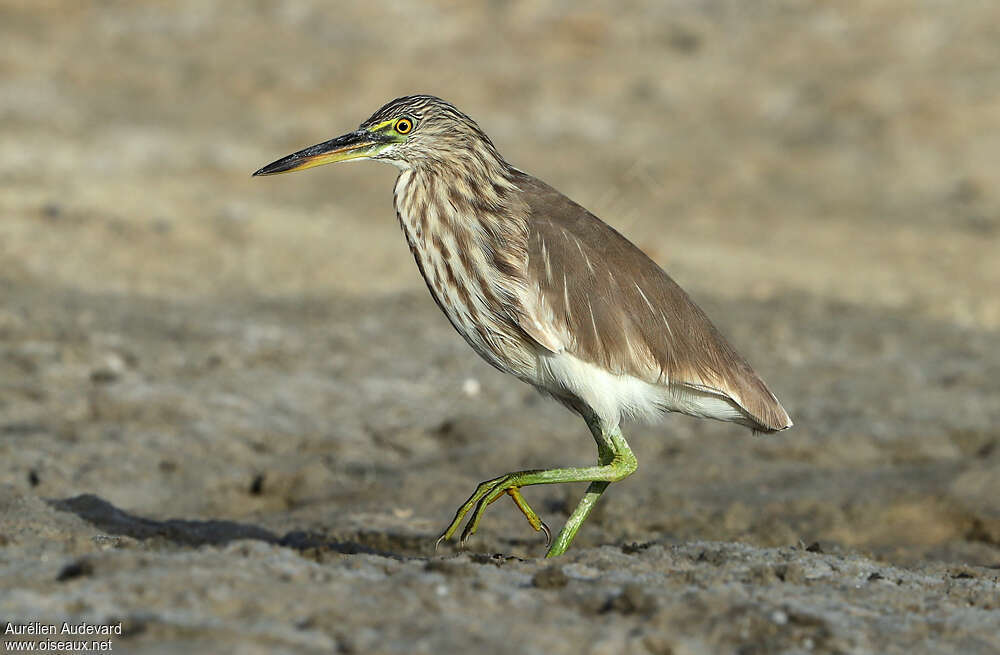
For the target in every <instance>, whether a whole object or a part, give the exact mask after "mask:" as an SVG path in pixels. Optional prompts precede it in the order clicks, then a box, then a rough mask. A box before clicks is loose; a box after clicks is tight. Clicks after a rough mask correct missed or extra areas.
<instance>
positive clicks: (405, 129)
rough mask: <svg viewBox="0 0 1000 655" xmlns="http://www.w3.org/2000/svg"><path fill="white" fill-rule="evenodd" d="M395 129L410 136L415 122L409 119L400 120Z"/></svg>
mask: <svg viewBox="0 0 1000 655" xmlns="http://www.w3.org/2000/svg"><path fill="white" fill-rule="evenodd" d="M393 129H395V130H396V131H397V132H399V133H400V134H408V133H409V132H410V130H412V129H413V121H411V120H410V119H409V118H400V119H399V120H398V121H396V124H395V125H394V126H393Z"/></svg>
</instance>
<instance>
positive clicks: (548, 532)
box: [542, 521, 552, 550]
mask: <svg viewBox="0 0 1000 655" xmlns="http://www.w3.org/2000/svg"><path fill="white" fill-rule="evenodd" d="M542 532H544V533H545V550H548V549H549V546H551V545H552V530H549V526H547V525H545V521H542Z"/></svg>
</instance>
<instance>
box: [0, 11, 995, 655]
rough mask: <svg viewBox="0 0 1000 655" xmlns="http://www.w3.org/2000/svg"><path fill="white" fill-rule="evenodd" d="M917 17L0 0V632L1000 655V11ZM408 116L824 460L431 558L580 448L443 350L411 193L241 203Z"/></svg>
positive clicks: (122, 639)
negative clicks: (387, 108) (625, 271)
mask: <svg viewBox="0 0 1000 655" xmlns="http://www.w3.org/2000/svg"><path fill="white" fill-rule="evenodd" d="M915 4H916V3H907V2H902V1H896V2H893V1H888V0H887V1H884V2H861V1H860V0H858V1H854V2H844V3H835V4H834V3H796V2H777V1H775V2H762V3H753V5H752V9H751V8H750V4H749V3H744V2H741V1H737V0H728V1H727V0H723V1H709V0H698V1H691V2H679V1H678V2H666V3H662V2H639V1H636V2H625V3H622V4H621V5H620V8H619V9H617V10H616V11H615V12H614V13H609V12H608V11H607V10H606V9H605V8H603V7H602V5H600V4H598V3H588V2H583V3H574V4H572V5H571V4H568V3H561V4H557V5H550V6H546V7H542V8H540V7H541V5H539V4H537V3H528V2H515V1H510V2H502V1H501V2H491V3H487V4H484V5H482V6H477V5H474V4H471V3H470V4H468V5H466V4H461V3H450V2H437V3H389V2H368V3H358V4H356V5H355V4H348V3H337V4H336V6H334V5H333V4H331V3H321V2H312V3H310V2H295V3H278V2H273V3H272V2H254V3H240V2H217V3H203V2H195V1H190V2H142V3H137V2H106V3H99V4H98V3H92V4H88V3H61V2H55V1H53V2H41V1H36V2H31V3H22V2H13V1H5V2H0V621H2V623H0V629H6V628H7V627H8V626H10V625H13V626H27V625H30V624H32V623H33V622H38V623H39V624H46V625H47V624H56V623H59V622H62V621H64V620H65V621H70V622H76V623H80V622H86V623H88V624H91V625H113V626H117V625H119V624H120V625H121V626H122V631H123V634H122V635H121V636H116V637H115V638H114V639H113V646H114V652H127V653H164V654H168V653H169V654H179V653H191V652H206V653H215V652H240V653H330V652H341V653H438V652H472V651H475V652H478V653H509V652H523V653H581V652H585V653H625V652H627V653H672V654H674V655H682V654H683V655H702V654H709V653H742V654H756V653H761V654H763V653H778V652H787V653H809V652H812V653H909V654H912V653H1000V582H998V579H1000V500H998V499H1000V427H998V425H1000V333H998V329H1000V293H998V289H1000V191H998V189H1000V68H998V66H997V62H1000V27H998V26H1000V6H997V5H995V4H994V3H974V2H963V3H924V4H921V5H919V6H914V5H915ZM412 92H427V93H434V94H437V95H440V96H442V97H445V98H447V99H449V100H451V101H453V102H455V103H456V104H457V105H458V106H459V107H461V108H463V109H465V110H466V111H467V112H469V113H470V114H471V115H473V116H474V117H475V118H477V119H478V120H479V122H480V123H481V125H482V126H483V127H484V129H485V130H486V131H487V132H488V133H489V134H491V135H492V136H493V138H494V141H495V142H496V143H497V145H498V146H499V147H500V149H501V150H502V151H503V152H504V153H505V154H506V155H507V157H508V159H510V160H511V161H512V162H514V163H515V164H516V165H518V166H520V167H522V168H524V169H526V170H528V171H530V172H532V173H534V174H536V175H538V176H539V177H541V178H543V179H545V180H547V181H548V182H550V183H552V184H553V185H555V186H556V187H557V188H560V189H561V190H563V191H564V192H566V193H567V194H568V195H570V196H571V197H573V198H574V199H576V200H578V201H579V202H581V203H582V204H584V205H585V206H587V207H588V208H590V209H591V210H593V211H594V212H595V213H597V214H598V215H599V216H602V217H603V218H605V219H606V220H607V221H608V222H610V223H612V224H613V225H615V226H616V227H618V228H619V229H620V230H621V231H623V232H624V233H625V234H626V235H628V236H629V237H630V238H632V239H633V240H634V241H635V242H636V243H638V244H639V245H640V246H641V247H642V248H643V249H645V250H646V251H647V252H648V253H649V254H650V255H651V256H653V257H654V258H655V259H656V260H657V261H659V262H660V263H661V264H662V265H663V266H664V267H665V268H666V269H667V270H668V271H670V272H671V274H672V275H673V276H674V277H675V279H677V280H678V281H679V282H680V283H681V284H682V285H683V286H684V287H685V288H687V289H688V290H689V292H690V293H691V294H692V295H693V296H694V297H695V299H696V300H697V301H698V302H699V303H700V304H701V305H702V306H703V307H704V308H705V309H706V311H707V312H708V313H709V315H710V316H712V317H713V319H714V320H715V321H716V323H717V324H718V325H719V327H720V328H721V329H722V331H723V332H724V333H725V334H726V335H727V336H728V337H729V338H730V340H731V341H732V342H733V343H734V344H736V345H737V347H738V348H739V349H740V350H741V351H742V352H744V354H746V356H747V357H748V359H749V360H750V361H751V362H752V363H753V364H754V365H755V367H756V368H757V370H758V371H759V372H760V373H761V374H762V375H763V376H764V378H765V379H767V380H768V382H769V384H770V385H771V387H772V388H773V389H774V390H775V392H776V393H777V394H778V396H779V397H780V398H781V399H782V401H783V403H784V404H785V406H786V407H787V408H788V410H789V412H790V413H791V414H792V416H793V418H794V419H795V422H796V425H795V428H794V429H793V430H791V431H788V432H784V433H780V434H778V435H773V436H770V437H751V436H750V435H749V434H748V433H747V432H746V431H745V430H742V429H737V428H735V427H733V426H731V425H725V424H719V423H713V422H707V421H701V422H699V421H695V420H691V419H686V418H683V417H678V418H674V417H671V418H669V419H667V420H665V421H664V422H663V423H662V424H660V425H656V426H632V427H630V428H629V429H628V430H627V431H626V434H627V436H628V438H629V441H630V443H631V444H632V447H633V450H634V451H635V452H636V454H637V456H638V458H639V465H640V466H639V471H638V472H637V473H636V474H635V475H634V476H632V477H631V478H629V479H628V480H626V481H623V482H621V483H619V484H615V485H613V486H612V488H611V490H610V491H609V492H608V494H606V496H605V498H604V499H603V500H602V504H601V505H600V506H599V507H598V510H597V511H596V512H595V514H594V516H593V517H592V518H591V519H590V520H589V521H588V522H587V524H586V525H585V526H584V529H583V530H582V531H581V533H580V535H579V537H578V539H577V542H576V544H575V545H574V548H572V549H571V550H570V552H569V553H568V554H567V555H566V556H565V557H563V558H561V559H560V560H557V561H545V560H543V559H541V555H542V554H543V553H544V549H543V544H542V539H541V538H540V537H539V536H538V535H537V534H536V533H533V532H532V531H531V530H530V529H529V528H528V526H527V525H525V523H524V521H523V518H521V517H520V516H519V515H518V514H517V513H516V511H515V510H514V509H513V507H512V506H510V504H509V503H499V504H497V505H495V506H494V507H491V508H490V511H489V512H488V513H487V515H486V519H485V520H484V522H483V525H482V527H481V529H480V532H479V533H478V534H477V535H476V536H475V537H474V539H473V540H472V541H471V543H470V548H469V550H468V551H465V552H461V551H459V550H457V549H456V548H454V547H453V546H447V547H444V548H442V549H441V551H440V552H438V553H436V554H435V553H434V551H433V539H434V537H435V536H436V535H437V533H438V532H439V531H440V530H441V529H442V528H443V527H444V525H445V524H446V523H447V521H448V520H449V519H450V518H451V515H452V513H453V511H454V509H455V507H456V506H457V505H458V504H459V503H460V502H461V501H462V500H464V498H465V497H466V496H467V495H468V493H470V492H471V490H472V489H473V488H474V486H475V484H476V483H477V482H479V481H480V480H482V479H486V478H489V477H493V476H495V475H498V474H500V473H503V472H505V471H508V470H512V469H519V468H525V467H529V468H535V467H544V466H556V465H569V464H586V463H590V462H592V461H593V459H594V456H595V453H594V447H593V443H592V440H591V439H590V437H589V435H588V433H587V431H586V428H585V426H584V425H583V423H582V421H580V420H579V419H578V418H577V417H574V416H572V415H571V414H569V413H568V412H566V411H565V410H563V409H562V408H560V407H558V406H556V405H554V404H552V403H551V402H549V401H547V400H545V399H543V398H541V397H540V396H538V395H537V394H536V393H535V392H534V391H532V390H531V389H529V388H528V387H526V386H524V385H521V384H520V383H518V382H516V381H514V380H511V379H507V378H505V377H503V376H502V375H500V374H499V373H497V372H495V371H493V370H492V369H491V368H489V367H488V366H487V365H486V364H485V363H483V362H481V361H479V360H478V359H477V358H476V357H475V355H474V354H473V353H472V352H471V351H469V350H468V348H467V346H466V345H465V344H464V343H463V342H462V341H461V340H460V339H459V338H458V337H457V336H456V335H455V334H454V333H453V332H452V331H451V329H450V327H449V326H448V324H447V322H446V321H445V319H444V318H443V316H441V315H440V314H439V313H438V310H437V308H436V307H435V306H434V303H433V302H432V301H431V300H430V298H429V297H428V296H427V293H426V290H425V289H424V288H423V283H422V281H421V280H420V279H419V276H418V274H417V271H416V270H415V267H414V266H413V264H412V260H411V259H410V257H409V254H408V253H407V251H406V247H405V245H404V243H403V240H402V238H401V237H400V235H399V234H398V227H397V226H396V224H395V219H394V217H393V212H392V206H391V193H390V189H391V184H392V180H393V176H394V171H393V170H392V169H391V168H389V167H384V166H379V165H376V164H372V163H368V164H361V165H352V166H343V167H338V168H325V169H318V170H316V171H310V172H308V173H301V174H297V175H292V176H283V177H277V178H267V179H251V178H250V177H249V173H250V172H251V171H253V170H255V169H256V168H258V167H259V166H261V165H263V164H265V163H267V162H269V161H271V160H273V159H275V158H277V157H279V156H281V155H284V154H287V153H289V152H291V151H293V150H297V149H299V148H300V147H303V146H306V145H310V144H312V143H315V142H318V141H322V140H325V139H327V138H329V137H332V136H335V135H336V134H339V133H341V132H344V131H347V130H349V129H352V128H353V127H354V126H356V125H357V124H358V123H359V122H360V121H361V120H363V119H364V118H366V117H367V116H368V115H369V114H370V113H371V112H372V111H373V110H374V109H376V108H377V107H378V106H380V105H381V104H382V103H383V102H385V101H387V100H389V99H391V98H393V97H396V96H399V95H403V94H406V93H412ZM581 493H582V488H581V487H580V486H570V487H565V488H563V487H549V488H537V487H536V488H530V489H526V490H525V496H526V497H527V498H528V500H529V501H531V502H532V504H533V505H534V506H535V507H536V509H538V510H539V511H540V512H541V513H542V514H543V515H544V516H545V518H546V519H547V520H548V521H549V523H550V524H551V525H553V526H557V525H560V524H561V522H562V520H563V519H564V517H565V516H566V514H567V513H568V511H569V509H571V508H572V506H573V505H574V504H575V502H576V499H577V497H578V496H579V495H580V494H581ZM7 639H8V641H12V640H14V638H13V637H7ZM76 652H81V651H76Z"/></svg>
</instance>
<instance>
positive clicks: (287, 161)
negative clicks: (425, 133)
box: [254, 130, 384, 176]
mask: <svg viewBox="0 0 1000 655" xmlns="http://www.w3.org/2000/svg"><path fill="white" fill-rule="evenodd" d="M383 145H384V144H383V143H382V142H381V141H380V140H379V139H378V135H376V134H373V133H372V132H369V131H368V130H358V131H357V132H351V133H349V134H345V135H343V136H338V137H337V138H336V139H330V140H329V141H324V142H323V143H317V144H316V145H314V146H309V147H308V148H305V149H303V150H299V151H298V152H296V153H292V154H290V155H288V156H287V157H282V158H281V159H279V160H277V161H274V162H271V163H270V164H268V165H267V166H265V167H263V168H261V169H260V170H258V171H257V172H256V173H254V176H258V175H277V174H278V173H290V172H291V171H302V170H305V169H307V168H312V167H313V166H322V165H323V164H332V163H334V162H338V161H348V160H350V159H366V158H368V157H371V156H372V155H374V154H377V153H378V151H379V150H381V147H382V146H383Z"/></svg>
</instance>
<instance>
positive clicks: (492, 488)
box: [434, 473, 552, 549]
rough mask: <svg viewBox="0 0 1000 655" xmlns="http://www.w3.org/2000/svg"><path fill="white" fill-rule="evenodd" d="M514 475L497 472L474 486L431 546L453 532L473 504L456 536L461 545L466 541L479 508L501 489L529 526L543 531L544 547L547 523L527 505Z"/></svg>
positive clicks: (475, 524) (549, 540)
mask: <svg viewBox="0 0 1000 655" xmlns="http://www.w3.org/2000/svg"><path fill="white" fill-rule="evenodd" d="M518 478H519V474H518V473H508V474H506V475H501V476H500V477H499V478H493V479H492V480H487V481H486V482H482V483H480V484H479V486H478V487H476V490H475V492H473V494H472V495H471V496H469V499H468V500H467V501H465V503H464V504H463V505H462V506H461V507H459V508H458V511H457V512H455V518H454V519H453V520H452V522H451V524H450V525H449V526H448V529H447V530H445V531H444V533H443V534H442V535H441V536H440V537H438V540H437V542H436V543H435V544H434V548H435V549H437V547H438V546H440V545H441V543H442V542H444V541H447V540H449V539H451V537H452V536H453V535H454V534H455V531H456V530H458V526H460V525H461V524H462V520H463V519H464V518H465V515H466V514H468V513H469V511H470V510H472V508H473V507H475V511H474V512H473V513H472V518H470V519H469V522H468V523H467V524H466V525H465V529H464V530H462V537H461V539H460V540H459V544H460V545H461V546H462V547H463V548H464V547H465V544H466V542H467V541H468V540H469V537H471V536H472V535H474V534H475V533H476V530H477V529H478V528H479V520H480V519H481V518H482V516H483V512H485V511H486V508H487V507H488V506H489V505H491V504H492V503H493V502H495V501H496V500H498V499H499V498H500V497H501V496H503V495H504V494H505V493H506V494H507V495H508V496H510V497H511V499H513V501H514V504H515V505H517V508H518V509H519V510H521V513H522V514H524V517H525V518H526V519H528V523H529V524H531V527H532V528H534V529H535V531H536V532H544V533H545V547H546V548H548V547H549V545H550V544H551V543H552V531H551V530H549V526H547V525H545V522H544V521H543V520H542V519H541V518H539V516H538V514H537V513H536V512H535V510H533V509H531V506H530V505H528V501H526V500H525V499H524V496H522V495H521V491H520V486H518V484H517V483H518Z"/></svg>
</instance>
